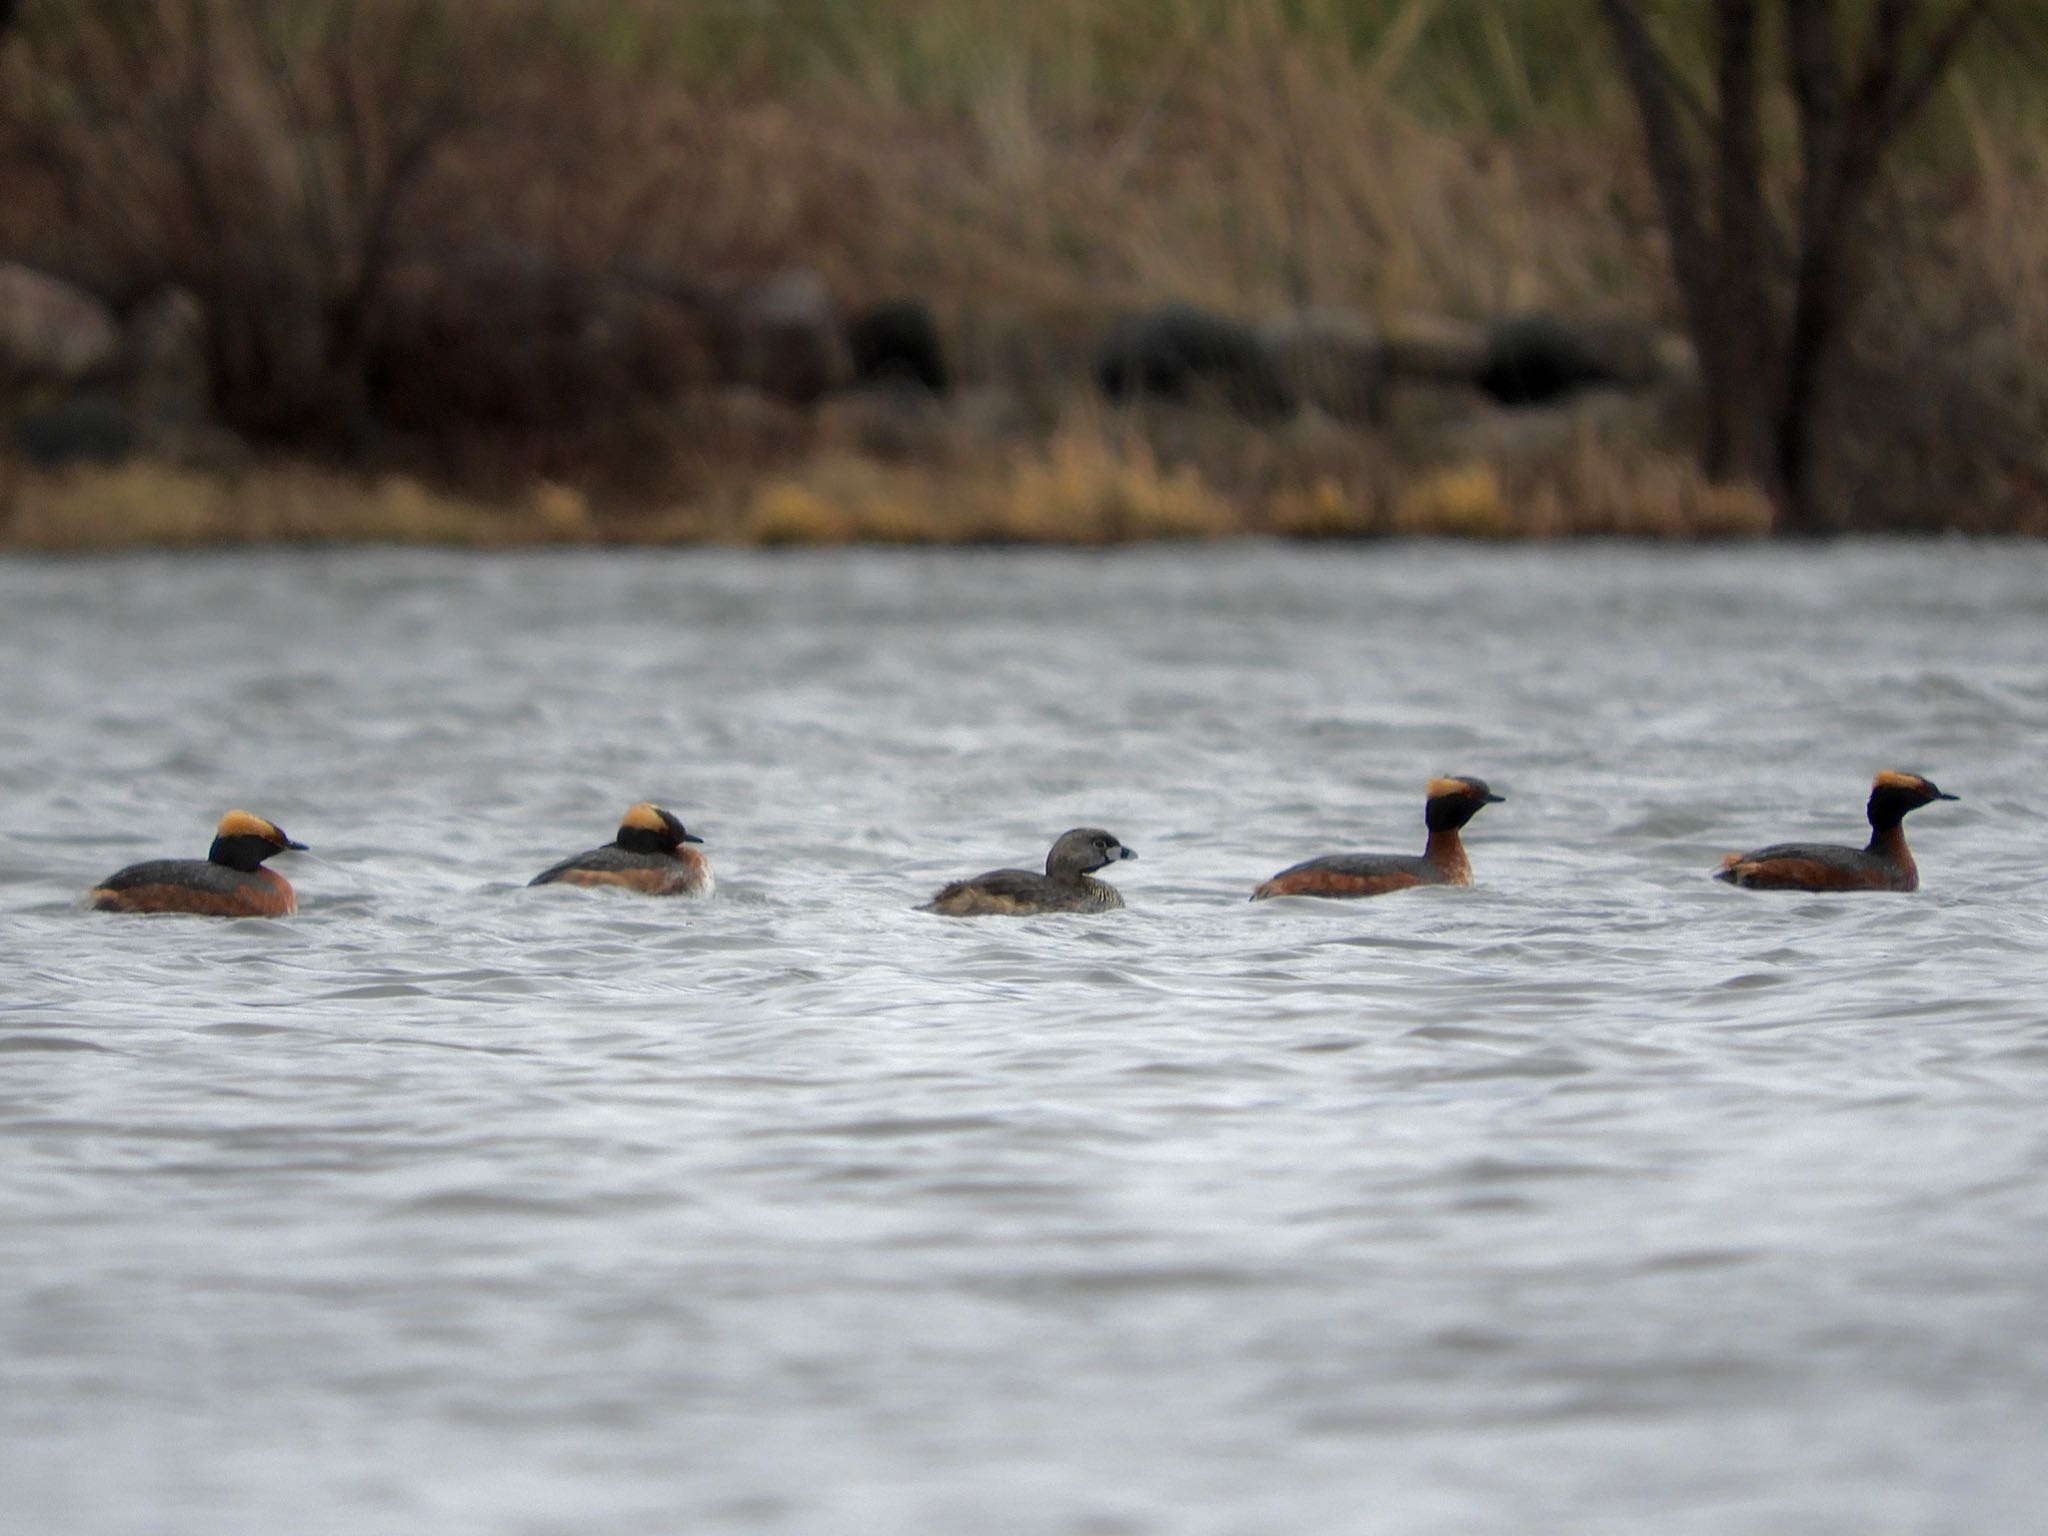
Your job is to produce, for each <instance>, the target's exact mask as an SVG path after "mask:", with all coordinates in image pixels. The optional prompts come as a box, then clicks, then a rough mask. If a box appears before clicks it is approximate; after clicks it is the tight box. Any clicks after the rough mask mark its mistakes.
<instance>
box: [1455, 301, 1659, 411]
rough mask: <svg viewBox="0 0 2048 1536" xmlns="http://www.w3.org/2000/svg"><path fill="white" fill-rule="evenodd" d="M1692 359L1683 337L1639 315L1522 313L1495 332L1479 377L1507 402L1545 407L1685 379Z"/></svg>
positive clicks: (1490, 391) (1488, 342) (1489, 391)
mask: <svg viewBox="0 0 2048 1536" xmlns="http://www.w3.org/2000/svg"><path fill="white" fill-rule="evenodd" d="M1690 358H1691V349H1690V348H1689V347H1687V346H1686V345H1685V343H1684V342H1683V341H1682V340H1681V339H1679V338H1677V337H1673V336H1671V335H1669V334H1668V333H1665V332H1661V331H1659V330H1658V329H1657V328H1656V327H1655V326H1653V325H1650V324H1648V323H1647V322H1645V321H1642V320H1638V319H1633V318H1627V317H1599V318H1593V319H1580V320H1572V321H1565V320H1561V319H1559V318H1557V317H1556V316H1554V315H1543V314H1535V315H1516V316H1513V317H1510V318H1508V319H1505V320H1502V321H1500V322H1498V323H1497V324H1496V325H1494V327H1493V328H1492V330H1491V331H1490V332H1489V333H1488V335H1487V339H1486V358H1485V361H1484V362H1482V363H1481V365H1480V368H1479V372H1478V373H1477V375H1476V376H1475V378H1474V382H1475V383H1477V384H1478V386H1479V387H1480V388H1481V389H1483V390H1485V391H1486V393H1487V394H1489V395H1491V396H1492V397H1493V398H1494V399H1495V400H1498V401H1499V402H1500V403H1501V404H1502V405H1514V406H1522V405H1545V404H1548V403H1550V402H1551V401H1554V400H1561V399H1563V398H1564V397H1566V396H1567V395H1570V394H1573V393H1575V392H1577V391H1579V390H1582V389H1590V388H1598V387H1600V386H1602V385H1619V386H1621V387H1623V388H1627V389H1645V388H1648V387H1649V386H1651V385H1653V384H1661V383H1683V382H1684V381H1685V380H1686V378H1687V377H1688V376H1689V375H1690V374H1691V373H1692V372H1693V371H1695V370H1694V369H1693V366H1692V364H1691V361H1690Z"/></svg>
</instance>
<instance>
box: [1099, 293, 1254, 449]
mask: <svg viewBox="0 0 2048 1536" xmlns="http://www.w3.org/2000/svg"><path fill="white" fill-rule="evenodd" d="M1093 372H1094V375H1095V382H1096V385H1097V387H1099V388H1100V389H1101V391H1102V392H1103V394H1105V395H1107V396H1108V397H1109V398H1110V399H1112V400H1136V399H1140V398H1144V397H1150V398H1154V399H1161V400H1170V401H1174V402H1177V403H1181V404H1191V405H1201V404H1207V405H1216V406H1220V407H1222V408H1224V409H1226V410H1229V411H1231V412H1233V413H1234V414H1236V415H1239V416H1243V417H1245V418H1247V419H1248V420H1252V421H1270V420H1272V419H1274V418H1276V417H1280V416H1286V415H1289V414H1291V413H1292V412H1293V410H1294V407H1295V397H1294V394H1293V392H1292V391H1291V390H1290V389H1289V388H1288V386H1287V383H1286V381H1285V380H1284V379H1283V378H1282V377H1281V374H1280V371H1279V370H1278V369H1277V368H1275V367H1274V365H1273V360H1272V357H1271V356H1270V355H1269V353H1268V351H1267V348H1266V346H1265V344H1264V342H1263V341H1262V339H1261V337H1260V334H1259V332H1258V331H1256V330H1254V329H1253V328H1252V327H1251V326H1249V325H1245V324H1243V323H1242V322H1240V321H1236V320H1229V319H1225V318H1224V317H1222V316H1220V315H1212V314H1210V313H1208V312H1207V311H1206V310H1201V309H1196V308H1194V307H1193V306H1192V305H1187V304H1167V305H1162V306H1161V307H1159V308H1157V309H1150V310H1146V311H1144V312H1143V313H1142V314H1136V315H1131V316H1128V317H1126V318H1125V319H1123V320H1121V321H1119V322H1117V324H1116V325H1114V326H1112V327H1111V328H1110V331H1109V334H1108V335H1106V336H1104V337H1103V338H1102V341H1101V343H1100V344H1099V345H1098V346H1097V347H1096V349H1095V359H1094V368H1093Z"/></svg>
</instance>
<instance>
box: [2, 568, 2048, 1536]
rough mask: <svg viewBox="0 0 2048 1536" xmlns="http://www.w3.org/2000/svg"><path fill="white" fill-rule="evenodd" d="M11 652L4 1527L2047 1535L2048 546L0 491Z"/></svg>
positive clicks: (213, 1532) (6, 777)
mask: <svg viewBox="0 0 2048 1536" xmlns="http://www.w3.org/2000/svg"><path fill="white" fill-rule="evenodd" d="M0 720H4V721H5V728H4V732H0V790H4V795H0V1273H4V1275H5V1277H6V1278H5V1282H4V1284H0V1487H4V1490H5V1492H4V1494H0V1507H4V1510H5V1511H8V1512H11V1513H8V1514H7V1516H6V1518H5V1519H0V1524H5V1525H6V1526H7V1527H8V1528H9V1529H10V1530H20V1531H23V1532H37V1533H63V1536H70V1533H87V1532H90V1533H95V1536H99V1533H117V1536H118V1533H144V1532H147V1533H176V1536H185V1533H193V1536H201V1533H204V1536H219V1533H242V1532H252V1533H253V1532H262V1533H265V1536H273V1533H280V1532H292V1533H329V1532H333V1533H357V1532H382V1531H392V1532H397V1531H432V1532H434V1533H436V1536H468V1533H521V1536H524V1533H549V1536H553V1533H562V1536H569V1533H576V1536H583V1533H605V1536H609V1533H629V1536H639V1533H645V1536H666V1533H673V1532H693V1533H696V1532H724V1531H735V1532H737V1531H748V1532H755V1531H758V1532H767V1533H806V1536H810V1533H831V1536H837V1533H869V1532H873V1533H877V1536H881V1533H888V1536H927V1533H929V1536H961V1533H976V1536H980V1533H995V1536H1010V1533H1025V1536H1038V1533H1087V1536H1147V1533H1154V1532H1159V1533H1166V1532H1172V1533H1181V1532H1187V1533H1218V1536H1224V1533H1231V1536H1235V1533H1290V1536H1291V1533H1325V1532H1373V1533H1378V1532H1388V1533H1396V1536H1406V1533H1432V1536H1435V1533H1444V1536H1450V1533H1473V1532H1486V1533H1491V1532H1509V1531H1513V1532H1532V1531H1558V1532H1566V1531H1571V1532H1610V1531H1612V1532H1623V1531H1626V1532H1630V1533H1635V1532H1641V1531H1657V1532H1665V1533H1668V1532H1715V1533H1720V1532H1729V1531H1743V1532H1748V1531H1760V1532H1785V1533H1797V1536H1827V1533H1835V1532H1840V1533H1845V1536H1847V1533H1855V1536H1870V1533H1878V1532H1959V1533H1960V1532H2000V1533H2017V1532H2022V1531H2027V1530H2034V1529H2039V1528H2040V1520H2041V1514H2040V1511H2041V1508H2042V1506H2043V1503H2044V1501H2048V1457H2044V1455H2043V1452H2042V1444H2043V1428H2042V1426H2043V1424H2044V1423H2048V998H2044V995H2043V989H2042V980H2041V978H2042V969H2043V954H2044V940H2048V898H2044V896H2043V888H2042V882H2041V871H2042V868H2043V863H2044V853H2048V848H2044V843H2048V836H2044V830H2043V825H2042V821H2041V819H2040V815H2039V807H2040V806H2041V804H2042V799H2043V795H2044V790H2043V788H2042V783H2041V779H2042V771H2043V764H2044V760H2048V555H2044V553H2043V551H2041V550H2039V549H2036V548H2032V547H2010V546H2008V547H1997V546H1990V547H1987V546H1974V545H1937V546H1847V547H1837V548H1828V549H1740V550H1729V551H1707V552H1662V551H1645V550H1633V549H1627V548H1577V549H1565V550H1554V551H1553V550H1502V551H1487V550H1479V551H1474V550H1462V549H1440V548H1430V547H1380V548H1361V549H1355V550H1353V549H1344V550H1336V551H1332V550H1320V549H1280V548H1262V547H1258V546H1250V547H1242V546H1240V547H1228V548H1204V549H1199V550H1171V549H1151V550H1142V551H1136V552H1128V553H1116V554H1106V555H1068V554H1017V553H1001V554H997V553H986V554H915V553H904V554H886V553H855V554H817V555H751V554H738V553H679V554H645V553H591V554H573V555H545V556H540V555H510V556H502V557H499V556H468V555H459V556H458V555H442V554H393V553H368V554H364V553H317V552H315V553H272V554H255V555H225V556H212V555H209V556H201V557H182V558H173V557H147V558H129V559H113V560H95V561H81V562H76V563H73V562H43V561H26V560H17V561H12V562H8V563H4V564H0ZM1886 766H1900V767H1909V768H1915V769H1919V770H1922V771H1925V772H1927V773H1929V774H1931V775H1933V776H1934V777H1936V778H1937V779H1938V780H1939V781H1940V783H1941V784H1942V785H1943V787H1944V788H1947V789H1951V790H1954V791H1956V792H1957V793H1959V794H1960V795H1961V796H1962V797H1963V798H1962V801H1961V803H1960V804H1957V805H1941V806H1936V807H1931V808H1929V809H1927V810H1925V811H1922V812H1920V813H1919V814H1918V815H1916V816H1915V817H1914V818H1913V820H1912V822H1911V823H1910V824H1909V825H1910V831H1911V833H1912V836H1913V842H1914V846H1915V850H1916V852H1917V853H1918V855H1919V860H1920V866H1921V872H1922V879H1923V884H1924V888H1923V889H1922V891H1921V892H1920V893H1919V894H1918V895H1915V896H1890V895H1883V896H1878V895H1866V896H1860V897H1810V896H1797V895H1791V896H1786V895H1758V894H1750V893H1746V892H1739V891H1734V890H1730V889H1729V888H1727V887H1725V886H1722V885H1720V884H1717V883H1715V882H1713V881H1711V880H1709V879H1707V878H1706V874H1705V871H1706V869H1707V868H1709V867H1710V866H1711V865H1712V864H1713V862H1714V859H1715V857H1716V856H1717V855H1718V854H1719V853H1720V852H1721V851H1723V850H1724V849H1728V848H1739V847H1743V846H1750V845H1754V844H1757V843H1761V842H1767V841H1772V840H1777V839H1782V838H1794V837H1797V838H1813V837H1826V838H1841V839H1849V840H1856V841H1860V840H1861V837H1860V833H1861V830H1862V828H1861V806H1862V800H1863V795H1864V791H1865V787H1866V784H1867V781H1868V776H1869V774H1870V773H1871V771H1872V770H1874V769H1876V768H1880V767H1886ZM1446 770H1448V771H1455V772H1465V773H1476V774H1482V775H1484V776H1485V777H1486V778H1488V779H1489V780H1490V781H1492V783H1493V784H1494V786H1495V787H1496V788H1497V789H1500V790H1503V791H1504V792H1505V793H1506V794H1508V795H1509V797H1510V799H1509V802H1508V803H1507V804H1505V805H1501V806H1497V807H1494V808H1492V809H1490V810H1488V811H1487V812H1486V813H1485V814H1484V815H1483V816H1482V817H1481V818H1480V819H1479V820H1478V822H1476V823H1475V824H1474V827H1473V830H1472V835H1471V837H1470V839H1469V845H1470V847H1471V851H1472V859H1473V864H1474V867H1475V870H1476V872H1477V878H1478V881H1479V883H1478V885H1477V886H1476V887H1474V888H1473V889H1471V890H1468V891H1444V890H1437V891H1419V892H1410V893H1405V894H1403V895H1399V896H1395V897H1391V898H1387V899H1383V900H1379V901H1372V902H1364V903H1335V902H1318V901H1301V900H1296V901H1280V902H1271V903H1261V904H1258V905H1256V906H1254V905H1248V904H1247V903H1246V902H1245V900H1244V898H1245V895H1246V893H1247V892H1248V890H1249V889H1250V887H1251V885H1252V884H1253V883H1254V882H1256V881H1257V880H1259V879H1260V878H1262V877H1264V876H1266V875H1268V874H1271V873H1272V872H1273V871H1274V870H1276V869H1278V868H1280V867H1281V866H1282V865H1285V864H1289V863H1292V862H1294V861H1295V860H1297V859H1300V858H1304V857H1307V856H1309V855H1312V854H1316V853H1321V852H1329V851H1334V850H1339V849H1347V848H1348V849H1360V848H1363V849H1394V850H1398V851H1415V850H1416V849H1418V848H1419V847H1420V841H1421V825H1420V821H1421V815H1420V813H1421V786H1422V783H1423V781H1424V780H1425V779H1426V778H1427V777H1429V776H1430V775H1431V774H1433V773H1437V772H1441V771H1446ZM642 797H651V798H655V799H658V800H660V801H662V802H663V803H666V804H668V805H670V806H672V807H674V808H675V809H677V810H678V811H679V812H680V813H681V815H682V816H683V818H684V820H685V821H687V822H688V823H689V824H690V826H691V828H692V829H693V830H695V831H698V832H701V833H702V834H703V836H704V837H705V839H706V847H707V850H708V851H709V853H710V855H711V857H712V859H713V861H714V863H715V865H716V867H717V869H718V871H719V876H720V880H721V890H720V893H719V895H718V897H717V898H716V899H715V900H714V901H711V902H708V903H683V902H657V901H650V900H646V899H640V898H633V897H629V896H621V895H615V894H610V893H592V892H583V891H573V890H562V889H550V890H528V889H526V888H525V887H524V881H525V880H526V878H527V877H529V876H530V875H531V874H532V873H533V872H534V871H535V870H538V869H539V868H541V867H542V866H543V865H545V864H547V863H548V862H550V861H552V860H553V859H555V858H557V857H559V856H560V855H562V854H565V853H569V852H573V851H574V850H576V849H578V848H584V847H589V846H591V845H593V844H596V843H600V842H603V841H604V840H606V839H607V838H608V837H609V836H610V831H611V828H612V826H613V825H614V824H615V823H616V821H617V818H618V815H619V813H620V811H621V810H623V809H624V807H625V806H626V805H628V804H629V803H630V802H632V801H633V800H635V799H639V798H642ZM232 805H240V806H246V807H248V808H249V809H251V810H255V811H258V812H261V813H263V814H266V815H269V816H272V817H274V818H276V819H277V820H278V821H280V822H281V823H282V824H283V825H284V826H285V827H287V828H288V829H289V830H290V831H291V832H292V833H293V834H294V835H295V836H297V837H299V838H301V839H303V840H304V841H306V842H308V843H310V844H311V845H312V846H313V848H314V850H315V856H314V858H307V857H300V858H297V859H295V860H291V861H287V862H286V865H285V869H286V873H287V874H288V875H289V876H290V877H291V878H292V879H293V881H294V883H295V884H296V885H297V887H298V890H299V895H300V913H299V915H298V916H297V917H296V918H293V919H289V920H286V921H281V922H271V923H265V922H218V921H207V920H203V919H191V918H117V917H108V916H104V915H100V914H94V913H89V912H86V911H83V910H81V908H80V907H79V905H78V901H77V898H78V896H79V894H80V893H81V892H82V891H83V890H84V889H85V888H86V887H87V886H89V885H90V884H91V883H92V882H93V881H94V880H95V879H97V878H99V877H101V876H103V875H105V874H107V873H109V872H111V871H112V870H113V869H115V868H116V867H118V866H120V865H122V864H125V863H128V862H130V861H131V860H134V859H138V858H143V857H149V856H161V855H197V854H200V853H202V852H203V851H204V849H205V845H206V842H207V839H208V837H209V836H210V833H211V827H212V822H213V820H214V819H215V817H217V816H218V815H219V813H220V812H221V811H223V810H225V809H227V808H229V807H230V806H232ZM1077 822H1099V823H1101V824H1103V825H1106V826H1108V827H1109V828H1111V829H1112V830H1113V831H1115V832H1117V833H1118V834H1120V835H1121V836H1122V837H1123V838H1124V839H1125V841H1127V842H1128V843H1130V844H1131V845H1132V846H1134V847H1135V848H1137V849H1138V850H1139V852H1140V854H1141V858H1140V860H1139V861H1138V862H1136V863H1133V864H1125V865H1122V866H1120V867H1119V869H1118V870H1117V872H1116V873H1115V877H1114V878H1115V879H1116V880H1117V882H1118V883H1119V884H1120V885H1121V887H1122V888H1123V890H1124V893H1125V896H1126V898H1127V900H1128V902H1129V907H1130V909H1129V910H1128V911H1127V912H1123V913H1117V914H1111V915H1109V916H1106V917H1099V918H1047V919H1035V920H1028V921H1002V920H984V921H981V922H959V921H949V920H945V919H940V918H935V917H931V916H927V915H924V914H921V913H917V912H914V911H912V910H911V907H912V905H913V903H914V902H916V901H918V900H921V899H923V898H924V897H925V896H926V895H927V894H929V892H930V891H931V889H932V888H933V887H935V886H936V885H937V884H939V883H940V882H941V881H942V880H943V879H945V878H947V877H950V876H954V875H961V874H969V873H972V872H974V871H976V870H980V869H985V868H988V867H991V866H993V865H996V864H1003V863H1027V864H1028V863H1031V862H1034V861H1035V860H1037V859H1039V858H1042V856H1043V852H1044V849H1045V846H1046V844H1047V843H1048V842H1049V841H1050V840H1051V838H1052V836H1053V835H1054V834H1055V833H1057V832H1058V831H1060V830H1061V829H1063V828H1065V827H1067V826H1070V825H1073V824H1075V823H1077ZM315 858H317V862H315Z"/></svg>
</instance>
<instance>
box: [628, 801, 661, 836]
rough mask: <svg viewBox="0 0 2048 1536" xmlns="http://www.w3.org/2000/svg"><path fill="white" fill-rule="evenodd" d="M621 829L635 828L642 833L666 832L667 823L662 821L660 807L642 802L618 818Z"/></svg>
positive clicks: (648, 802)
mask: <svg viewBox="0 0 2048 1536" xmlns="http://www.w3.org/2000/svg"><path fill="white" fill-rule="evenodd" d="M619 825H620V826H622V827H635V828H638V829H639V830H640V831H642V832H666V831H667V830H668V822H667V821H666V820H664V819H663V817H662V814H661V807H660V806H658V805H655V804H654V803H653V802H651V801H647V800H642V801H641V802H640V803H639V804H638V805H636V806H634V807H633V808H632V809H631V810H629V811H627V812H626V814H625V815H624V816H622V817H620V818H619Z"/></svg>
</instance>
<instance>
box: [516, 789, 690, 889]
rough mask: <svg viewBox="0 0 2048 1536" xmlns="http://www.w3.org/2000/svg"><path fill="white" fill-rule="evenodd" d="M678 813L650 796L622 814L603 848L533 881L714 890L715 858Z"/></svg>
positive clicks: (535, 877) (578, 855) (569, 860)
mask: <svg viewBox="0 0 2048 1536" xmlns="http://www.w3.org/2000/svg"><path fill="white" fill-rule="evenodd" d="M703 841H704V839H703V838H701V837H698V836H696V835H695V834H694V833H692V832H689V831H686V830H685V829H684V827H683V824H682V822H680V821H678V820H677V819H676V817H675V814H674V813H673V812H671V811H665V810H663V809H662V808H661V807H660V806H658V805H651V804H649V803H648V802H646V801H642V802H641V803H640V804H638V805H636V806H634V807H632V808H631V809H630V810H628V811H627V812H626V814H625V815H624V816H623V817H621V818H620V820H619V835H618V836H617V837H615V838H613V839H612V840H611V841H610V842H608V843H606V844H605V845H604V846H603V847H602V848H592V849H590V850H588V851H587V852H584V853H579V854H575V855H573V856H572V857H570V858H566V859H564V860H562V862H561V863H559V864H556V865H553V866H551V867H549V868H547V869H544V870H542V871H541V872H540V873H539V874H537V875H535V876H534V877H533V878H532V879H531V880H529V881H528V882H527V884H528V885H613V886H618V887H620V888H621V889H623V890H628V891H640V892H644V893H645V894H646V895H649V896H709V895H710V894H711V893H712V891H713V890H714V889H715V888H716V886H717V882H716V881H715V880H714V879H713V878H712V874H711V861H710V860H709V859H707V858H705V857H704V855H703V854H702V853H699V852H698V851H697V849H696V848H695V847H692V846H691V845H692V844H695V843H701V842H703Z"/></svg>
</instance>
